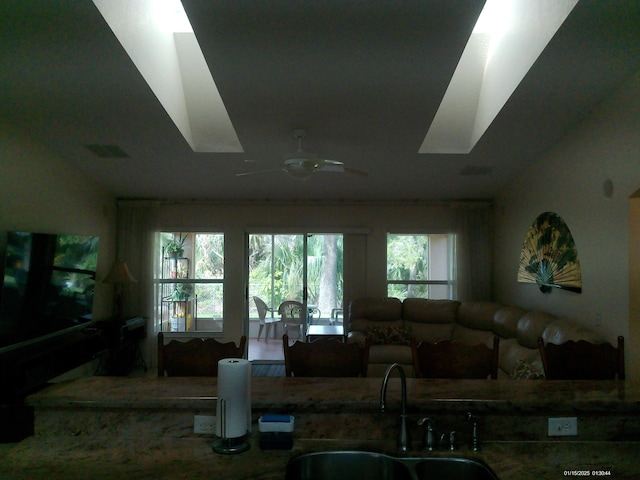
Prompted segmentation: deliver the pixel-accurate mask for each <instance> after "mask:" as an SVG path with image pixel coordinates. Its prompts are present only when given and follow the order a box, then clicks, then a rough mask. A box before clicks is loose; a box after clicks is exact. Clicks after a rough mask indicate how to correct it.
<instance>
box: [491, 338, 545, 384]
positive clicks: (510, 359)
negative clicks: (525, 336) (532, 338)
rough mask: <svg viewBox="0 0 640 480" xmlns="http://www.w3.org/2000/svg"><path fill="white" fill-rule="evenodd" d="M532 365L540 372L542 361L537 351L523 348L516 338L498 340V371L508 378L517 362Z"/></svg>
mask: <svg viewBox="0 0 640 480" xmlns="http://www.w3.org/2000/svg"><path fill="white" fill-rule="evenodd" d="M521 360H522V361H524V362H527V363H529V364H531V365H533V366H534V367H535V368H536V369H537V370H542V360H541V359H540V353H539V352H538V349H537V348H536V349H533V348H527V347H523V346H522V345H520V344H519V343H518V340H517V339H516V338H508V339H503V340H500V359H499V361H498V363H499V365H500V369H501V370H504V371H505V372H506V373H507V374H508V375H509V376H511V374H512V373H513V370H514V368H515V367H516V365H517V364H518V362H519V361H521Z"/></svg>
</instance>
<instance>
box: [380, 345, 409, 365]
mask: <svg viewBox="0 0 640 480" xmlns="http://www.w3.org/2000/svg"><path fill="white" fill-rule="evenodd" d="M396 362H397V363H401V364H406V365H413V356H412V354H411V347H409V346H407V345H371V346H370V347H369V363H382V364H386V365H391V364H392V363H396Z"/></svg>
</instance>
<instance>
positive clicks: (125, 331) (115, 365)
mask: <svg viewBox="0 0 640 480" xmlns="http://www.w3.org/2000/svg"><path fill="white" fill-rule="evenodd" d="M95 326H96V328H98V329H99V330H100V331H102V334H103V336H104V338H105V341H106V342H107V345H108V347H109V354H108V355H107V356H106V358H105V359H104V361H103V362H102V364H101V365H100V366H99V367H98V372H97V374H98V375H127V374H128V373H129V372H130V371H131V370H133V369H134V368H136V367H142V368H144V370H145V372H146V371H147V364H146V362H145V361H144V358H143V356H142V352H141V351H140V340H142V339H143V338H146V336H147V319H146V318H144V317H134V318H130V319H128V320H125V321H109V320H105V321H99V322H96V324H95Z"/></svg>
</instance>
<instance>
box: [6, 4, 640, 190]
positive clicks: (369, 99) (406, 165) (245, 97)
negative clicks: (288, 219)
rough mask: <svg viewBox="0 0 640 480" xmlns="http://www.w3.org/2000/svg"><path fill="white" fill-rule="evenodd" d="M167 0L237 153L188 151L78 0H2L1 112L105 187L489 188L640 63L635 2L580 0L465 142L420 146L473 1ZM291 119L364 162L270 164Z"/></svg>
mask: <svg viewBox="0 0 640 480" xmlns="http://www.w3.org/2000/svg"><path fill="white" fill-rule="evenodd" d="M183 4H184V8H185V11H186V13H187V16H188V17H189V19H190V21H191V24H192V26H193V30H194V33H195V36H196V38H197V39H198V42H199V44H200V47H201V49H202V51H203V54H204V58H205V60H206V62H207V65H208V66H209V69H210V71H211V73H212V76H213V78H214V80H215V83H216V85H217V88H218V90H219V93H220V96H221V97H222V101H223V102H224V105H225V107H226V110H227V112H228V115H229V118H230V120H231V123H232V125H233V127H234V129H235V132H236V134H237V137H238V140H239V142H240V144H241V146H242V150H243V152H241V153H196V152H194V151H193V150H192V149H191V147H190V146H189V144H188V143H187V141H185V139H184V137H183V136H182V135H181V133H180V132H179V130H178V129H177V128H176V125H175V124H174V122H173V121H172V119H171V118H170V116H169V115H168V114H167V111H166V110H165V108H164V107H163V106H162V105H161V104H160V102H159V101H158V98H157V97H156V95H155V94H154V92H153V91H152V89H151V88H150V87H149V85H148V84H147V82H145V80H144V78H143V76H142V75H141V73H140V71H139V70H138V69H137V68H136V65H135V64H134V63H133V61H132V60H131V59H130V58H129V56H128V55H127V53H126V52H125V50H124V49H123V47H122V45H121V44H120V42H119V41H118V39H117V38H116V37H115V35H114V33H113V31H112V30H111V28H110V27H109V25H108V24H107V23H106V22H105V20H104V18H103V17H102V15H101V14H100V12H99V11H98V9H97V8H96V6H95V5H94V3H93V2H92V1H91V0H73V1H72V0H68V1H57V2H42V1H41V0H14V1H5V2H2V4H0V59H1V61H0V65H1V66H0V117H2V118H3V119H4V120H6V121H7V122H8V123H9V124H12V125H14V126H16V127H18V128H20V129H23V130H24V131H25V132H27V133H29V134H30V135H32V136H33V137H35V138H36V139H37V140H38V141H40V142H42V144H44V145H45V146H46V147H47V148H48V149H50V150H51V151H52V152H54V153H55V154H57V155H59V156H60V157H61V158H63V159H64V160H66V161H67V162H69V163H70V164H71V165H73V166H75V167H77V168H80V169H81V170H82V171H84V172H85V173H86V174H87V175H88V176H90V177H92V178H93V179H95V181H96V182H98V183H100V184H103V185H104V186H105V187H106V188H107V189H109V190H110V191H111V192H113V193H114V195H116V196H117V197H121V198H178V199H329V200H339V199H347V200H348V199H356V200H383V199H384V200H386V199H406V200H410V199H411V200H412V199H420V200H433V199H491V198H493V197H494V196H495V195H496V194H497V193H498V192H499V191H500V190H501V189H503V188H506V187H508V185H509V182H510V181H511V180H512V179H513V178H514V177H515V176H517V175H518V174H519V173H521V172H522V171H523V169H525V168H526V166H527V165H529V164H530V163H531V162H535V161H536V159H537V158H539V157H540V155H542V154H543V153H544V152H545V151H547V150H549V149H551V148H553V146H554V144H555V143H556V142H558V141H559V140H560V139H561V138H562V137H563V136H564V135H566V134H567V132H569V131H570V130H571V129H572V128H574V127H575V126H576V125H577V124H578V123H580V122H581V121H583V120H584V119H585V117H587V116H588V115H589V114H590V112H592V110H593V108H594V107H595V106H596V105H597V104H598V103H599V102H601V101H602V100H603V99H605V98H606V97H607V95H609V94H610V93H611V92H612V90H613V89H615V88H616V87H617V86H618V85H620V84H621V82H623V81H624V80H625V79H627V78H629V77H630V76H631V75H632V74H633V73H635V72H637V71H638V70H640V28H638V26H639V25H640V2H638V1H637V0H626V1H625V0H620V1H617V0H616V1H613V0H612V1H602V0H586V1H585V0H583V1H580V2H579V3H578V5H577V6H576V7H575V8H574V9H573V10H572V11H571V13H570V14H569V17H568V18H567V20H566V21H565V23H564V24H563V25H562V27H561V28H560V30H559V31H558V32H557V33H556V34H555V36H554V37H553V38H552V40H551V42H550V43H549V45H548V46H547V47H546V48H545V50H544V51H543V52H542V54H541V55H540V56H539V57H538V59H537V60H536V61H535V63H534V64H533V66H532V68H531V70H530V71H529V73H528V74H527V75H526V76H525V77H524V79H523V80H522V82H521V83H520V84H519V86H518V88H517V89H516V90H515V92H514V93H513V94H512V95H511V96H510V97H509V99H508V101H507V103H506V105H505V106H504V107H503V108H502V109H501V110H500V113H499V114H498V116H497V117H496V119H495V120H494V121H493V123H492V124H491V125H490V127H489V128H488V130H487V131H486V132H485V134H484V135H483V136H482V137H481V138H480V140H479V142H478V143H477V144H476V145H475V147H474V148H473V149H472V150H471V152H470V153H469V154H424V153H422V154H421V153H418V150H419V148H420V146H421V144H422V142H423V140H424V138H425V135H426V133H427V130H428V129H429V126H430V124H431V122H432V120H433V118H434V116H435V114H436V112H437V110H438V107H439V105H440V102H441V100H442V98H443V96H444V94H445V91H446V90H447V86H448V84H449V80H450V79H451V76H452V75H453V72H454V70H455V68H456V65H457V64H458V61H459V59H460V57H461V55H462V52H463V50H464V48H465V45H466V42H467V39H468V38H469V35H470V33H471V31H472V29H473V27H474V24H475V22H476V20H477V17H478V15H479V13H480V11H481V9H482V7H483V4H484V2H483V1H472V0H425V1H422V2H397V1H393V0H389V1H381V0H375V1H370V2H366V3H365V2H357V1H328V0H324V1H302V2H290V1H289V0H269V1H262V0H234V1H232V2H226V1H210V0H184V1H183ZM296 128H304V129H305V130H306V138H305V139H304V143H303V148H304V150H305V151H310V152H315V153H317V154H318V155H319V156H320V157H322V158H329V159H333V160H337V161H341V162H344V163H345V164H346V165H347V166H348V167H352V168H355V169H361V170H366V171H367V172H368V176H366V177H364V176H359V175H349V174H340V173H319V174H316V175H313V176H312V177H311V178H309V179H307V180H299V179H294V178H291V177H290V176H288V175H286V174H285V173H283V172H282V171H279V170H278V168H279V167H281V166H282V162H283V158H284V156H285V155H286V154H288V153H291V152H293V151H295V150H296V148H297V143H296V141H295V139H294V138H293V135H292V131H293V129H296ZM87 145H116V146H117V147H119V148H120V149H122V151H124V152H126V154H127V156H126V157H124V158H104V157H100V156H97V155H96V154H95V153H94V152H92V151H91V150H89V149H88V148H87V147H86V146H87ZM272 169H273V171H270V172H268V173H264V174H261V175H249V176H240V177H238V176H237V174H238V173H243V172H249V171H253V170H272Z"/></svg>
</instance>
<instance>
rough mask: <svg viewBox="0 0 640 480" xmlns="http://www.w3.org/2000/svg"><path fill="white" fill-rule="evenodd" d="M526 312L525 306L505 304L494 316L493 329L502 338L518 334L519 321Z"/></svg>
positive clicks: (514, 336)
mask: <svg viewBox="0 0 640 480" xmlns="http://www.w3.org/2000/svg"><path fill="white" fill-rule="evenodd" d="M525 313H526V310H525V309H524V308H520V307H511V306H503V307H501V308H499V309H498V311H497V312H496V313H495V315H494V316H493V331H494V332H495V333H497V334H498V335H500V336H501V337H502V338H516V337H517V336H518V321H519V320H520V319H521V318H522V316H523V315H524V314H525Z"/></svg>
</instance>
